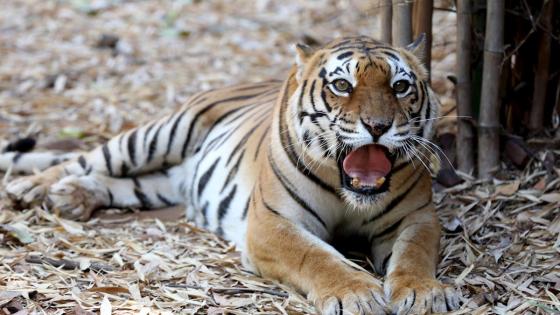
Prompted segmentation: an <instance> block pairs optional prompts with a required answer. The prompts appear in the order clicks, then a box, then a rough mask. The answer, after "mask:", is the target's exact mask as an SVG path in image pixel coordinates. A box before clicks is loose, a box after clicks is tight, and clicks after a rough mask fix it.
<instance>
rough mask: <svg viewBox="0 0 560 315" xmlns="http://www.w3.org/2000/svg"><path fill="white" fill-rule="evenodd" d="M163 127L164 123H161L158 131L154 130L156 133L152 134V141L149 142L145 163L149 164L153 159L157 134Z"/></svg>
mask: <svg viewBox="0 0 560 315" xmlns="http://www.w3.org/2000/svg"><path fill="white" fill-rule="evenodd" d="M164 125H165V123H162V124H161V125H160V126H159V127H158V129H157V130H156V133H155V134H154V136H153V137H152V140H151V141H150V147H149V148H148V159H147V161H146V163H149V162H151V161H152V159H153V158H154V153H155V152H156V147H157V141H158V137H159V132H160V131H161V128H163V126H164Z"/></svg>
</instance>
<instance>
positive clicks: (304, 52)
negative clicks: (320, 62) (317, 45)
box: [295, 43, 314, 82]
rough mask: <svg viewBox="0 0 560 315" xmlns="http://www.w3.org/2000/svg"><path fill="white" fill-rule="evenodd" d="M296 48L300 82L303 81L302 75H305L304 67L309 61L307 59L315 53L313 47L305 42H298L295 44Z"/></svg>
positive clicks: (297, 76)
mask: <svg viewBox="0 0 560 315" xmlns="http://www.w3.org/2000/svg"><path fill="white" fill-rule="evenodd" d="M295 49H296V66H297V73H296V79H297V80H298V82H300V81H301V77H302V75H303V69H304V67H305V64H306V63H307V60H309V58H310V57H311V56H312V55H313V52H314V51H313V48H311V47H310V46H307V45H305V44H300V43H297V44H296V45H295Z"/></svg>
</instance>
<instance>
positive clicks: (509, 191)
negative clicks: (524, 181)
mask: <svg viewBox="0 0 560 315" xmlns="http://www.w3.org/2000/svg"><path fill="white" fill-rule="evenodd" d="M519 184H520V181H519V180H514V181H512V182H511V183H508V184H505V185H500V186H498V187H496V191H495V195H503V196H511V195H513V194H515V193H516V192H517V191H518V190H519Z"/></svg>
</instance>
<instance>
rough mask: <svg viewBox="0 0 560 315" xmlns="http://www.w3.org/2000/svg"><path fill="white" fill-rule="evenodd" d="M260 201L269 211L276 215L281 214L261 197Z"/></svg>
mask: <svg viewBox="0 0 560 315" xmlns="http://www.w3.org/2000/svg"><path fill="white" fill-rule="evenodd" d="M261 195H262V194H261ZM261 199H262V198H261ZM262 203H263V205H264V207H265V208H266V209H267V210H268V211H270V212H272V213H274V214H276V215H277V216H281V215H280V212H278V210H276V209H274V208H272V207H271V206H270V205H269V204H268V203H267V202H266V201H265V200H264V199H262Z"/></svg>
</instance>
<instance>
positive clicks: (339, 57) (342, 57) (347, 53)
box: [336, 51, 354, 60]
mask: <svg viewBox="0 0 560 315" xmlns="http://www.w3.org/2000/svg"><path fill="white" fill-rule="evenodd" d="M353 54H354V52H353V51H349V52H345V53H342V54H340V55H338V57H336V59H338V60H342V59H344V58H348V57H350V56H352V55H353Z"/></svg>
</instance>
